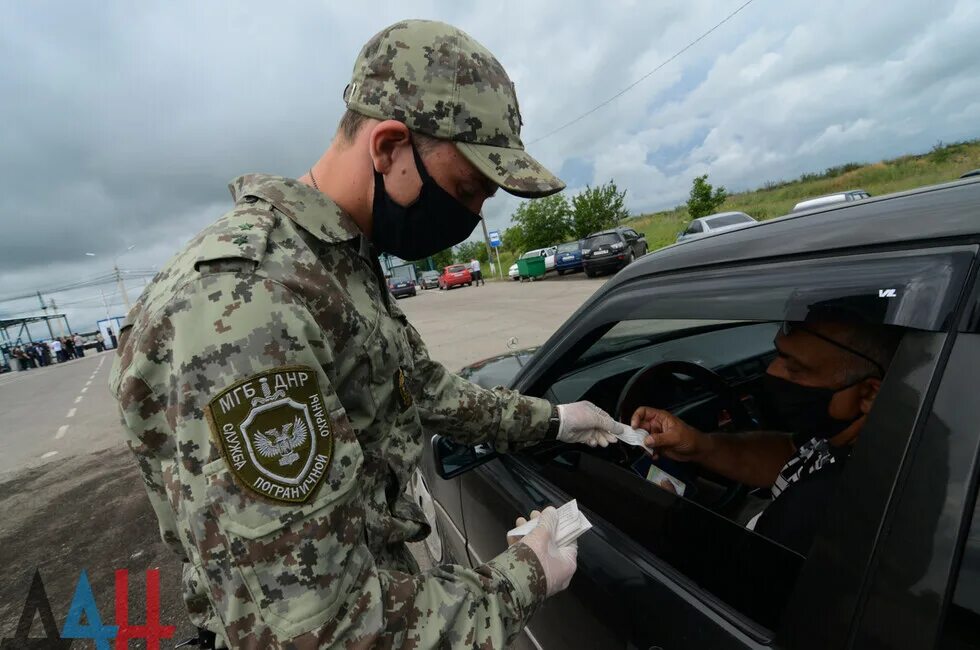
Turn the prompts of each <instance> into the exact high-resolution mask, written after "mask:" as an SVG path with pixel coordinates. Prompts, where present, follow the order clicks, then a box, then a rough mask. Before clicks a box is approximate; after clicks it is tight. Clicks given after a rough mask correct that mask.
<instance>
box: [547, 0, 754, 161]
mask: <svg viewBox="0 0 980 650" xmlns="http://www.w3.org/2000/svg"><path fill="white" fill-rule="evenodd" d="M754 1H755V0H747V1H746V2H745V3H743V4H742V5H741V6H740V7H739V8H738V9H736V10H735V11H733V12H732V13H730V14H728V15H727V16H725V18H724V19H722V20H721V22H719V23H718V24H716V25H715V26H714V27H712V28H711V29H709V30H708V31H706V32H705V33H703V34H701V35H700V36H698V37H697V38H696V39H694V40H693V41H691V42H690V43H688V44H687V45H685V46H684V47H682V48H681V49H679V50H677V52H675V53H674V54H673V55H672V56H671V57H670V58H668V59H667V60H666V61H664V62H663V63H661V64H660V65H658V66H657V67H656V68H654V69H653V70H651V71H650V72H648V73H646V74H645V75H643V76H642V77H640V78H639V79H637V80H636V81H634V82H633V83H631V84H630V85H628V86H626V87H625V88H623V89H622V90H620V91H619V92H618V93H616V94H615V95H613V96H612V97H610V98H609V99H607V100H605V101H603V102H600V103H599V104H596V105H595V106H593V107H592V108H590V109H589V110H587V111H586V112H584V113H582V114H581V115H579V116H578V117H576V118H574V119H573V120H570V121H568V122H565V123H564V124H562V125H561V126H559V127H557V128H555V129H552V130H551V131H548V132H547V133H545V134H544V135H543V136H541V137H540V138H537V139H535V140H532V141H531V142H529V143H528V146H531V145H532V144H536V143H538V142H541V141H542V140H544V139H545V138H550V137H551V136H553V135H554V134H556V133H558V132H559V131H564V130H565V129H567V128H568V127H570V126H571V125H573V124H576V123H578V122H581V121H582V120H583V119H585V118H586V117H588V116H589V115H592V114H593V113H595V112H596V111H597V110H599V109H600V108H602V107H603V106H606V105H607V104H609V103H611V102H612V101H613V100H615V99H618V98H619V97H622V96H623V95H625V94H626V93H628V92H629V91H631V90H633V88H635V87H636V86H637V85H639V84H640V83H641V82H643V81H645V80H646V79H647V77H649V76H650V75H652V74H653V73H655V72H657V71H658V70H660V69H661V68H662V67H664V66H665V65H667V64H668V63H670V62H671V61H673V60H674V59H676V58H677V57H679V56H680V55H681V54H684V52H687V51H688V50H689V49H691V48H692V47H694V46H695V45H697V44H698V43H700V42H701V41H702V40H704V39H705V38H707V36H708V35H709V34H711V32H713V31H715V30H716V29H718V28H719V27H721V26H722V25H724V24H725V23H727V22H728V21H729V20H731V19H732V18H734V17H735V15H736V14H737V13H739V12H740V11H742V10H743V9H745V8H746V7H748V6H749V5H750V4H752V3H753V2H754Z"/></svg>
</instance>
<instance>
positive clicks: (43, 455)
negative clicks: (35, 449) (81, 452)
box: [41, 451, 58, 458]
mask: <svg viewBox="0 0 980 650" xmlns="http://www.w3.org/2000/svg"><path fill="white" fill-rule="evenodd" d="M57 453H58V452H56V451H49V452H48V453H46V454H41V458H51V457H52V456H54V455H56V454H57Z"/></svg>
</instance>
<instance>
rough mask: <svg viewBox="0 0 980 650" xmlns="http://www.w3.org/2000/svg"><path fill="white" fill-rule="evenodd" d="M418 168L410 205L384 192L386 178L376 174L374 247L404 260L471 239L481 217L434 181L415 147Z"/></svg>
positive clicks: (420, 257)
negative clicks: (419, 187)
mask: <svg viewBox="0 0 980 650" xmlns="http://www.w3.org/2000/svg"><path fill="white" fill-rule="evenodd" d="M412 155H413V156H414V157H415V168H416V169H418V172H419V176H420V177H421V178H422V190H421V191H420V192H419V196H418V198H417V199H415V200H414V201H413V202H412V203H410V204H409V205H407V206H404V207H403V206H400V205H398V204H397V203H395V202H394V201H393V200H392V199H391V197H390V196H388V192H386V191H385V180H384V176H383V175H382V174H381V173H380V172H378V171H375V172H374V207H373V214H374V226H373V227H372V233H373V235H372V237H371V239H372V240H373V241H374V245H375V246H376V247H377V248H378V249H379V250H381V251H383V252H385V253H390V254H391V255H396V256H398V257H400V258H402V259H403V260H405V261H413V260H420V259H423V258H425V257H428V256H429V255H432V254H433V253H438V252H439V251H441V250H445V249H447V248H449V247H450V246H455V245H456V244H458V243H459V242H461V241H463V240H464V239H466V238H467V237H469V236H470V233H472V232H473V229H474V228H476V225H477V224H478V223H480V215H478V214H474V213H473V212H470V211H469V210H468V209H467V208H466V206H464V205H463V204H462V203H460V202H459V201H457V200H456V199H455V198H453V196H452V195H451V194H450V193H449V192H447V191H446V190H444V189H442V188H441V187H439V184H438V183H436V182H435V181H434V180H432V177H431V176H429V172H428V171H426V169H425V165H423V164H422V158H420V157H419V153H418V151H417V150H416V149H415V144H414V143H413V144H412Z"/></svg>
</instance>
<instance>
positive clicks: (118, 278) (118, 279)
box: [112, 266, 130, 314]
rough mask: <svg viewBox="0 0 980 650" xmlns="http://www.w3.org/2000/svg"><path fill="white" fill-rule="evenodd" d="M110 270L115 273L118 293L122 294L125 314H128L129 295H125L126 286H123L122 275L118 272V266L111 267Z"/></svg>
mask: <svg viewBox="0 0 980 650" xmlns="http://www.w3.org/2000/svg"><path fill="white" fill-rule="evenodd" d="M112 270H113V271H115V272H116V282H118V283H119V292H120V293H121V294H122V297H123V304H125V305H126V313H127V314H128V313H129V310H130V304H129V294H128V293H126V285H125V284H123V279H122V273H120V272H119V267H118V266H113V267H112Z"/></svg>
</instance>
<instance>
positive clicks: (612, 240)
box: [582, 227, 647, 278]
mask: <svg viewBox="0 0 980 650" xmlns="http://www.w3.org/2000/svg"><path fill="white" fill-rule="evenodd" d="M646 252H647V240H646V238H645V237H643V235H641V234H640V233H638V232H636V231H635V230H633V229H632V228H623V227H619V228H612V229H610V230H603V231H602V232H596V233H592V234H591V235H589V236H588V237H586V238H585V239H584V240H582V266H583V267H584V268H585V274H586V275H588V276H589V277H590V278H591V277H594V276H595V275H596V274H597V273H601V272H603V271H618V270H620V269H621V268H623V267H625V266H627V265H629V264H630V263H632V262H633V260H635V259H636V258H637V257H641V256H642V255H645V254H646Z"/></svg>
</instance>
